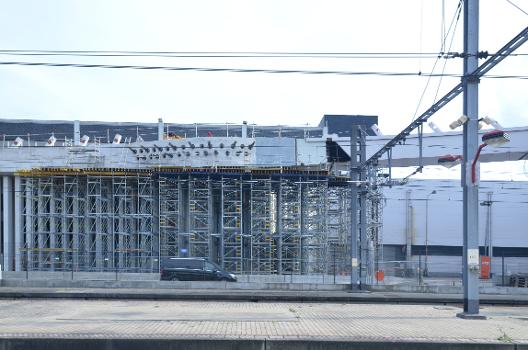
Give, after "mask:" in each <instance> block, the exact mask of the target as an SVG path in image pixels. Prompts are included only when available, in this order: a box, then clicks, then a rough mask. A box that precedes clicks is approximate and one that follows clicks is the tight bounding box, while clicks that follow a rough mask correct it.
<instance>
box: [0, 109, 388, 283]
mask: <svg viewBox="0 0 528 350" xmlns="http://www.w3.org/2000/svg"><path fill="white" fill-rule="evenodd" d="M376 122H377V118H376V117H368V116H325V117H324V118H323V120H322V121H321V124H320V125H319V126H318V127H304V128H303V127H299V128H295V127H257V126H252V125H247V124H245V123H244V124H242V125H235V126H234V125H205V124H203V125H197V124H192V125H175V124H174V125H169V124H164V123H163V122H162V121H161V120H160V121H159V122H158V124H154V125H149V124H141V125H140V124H137V125H136V124H119V125H116V124H104V123H80V122H74V123H71V124H69V125H68V124H67V123H59V122H58V123H57V124H53V123H48V124H40V125H37V123H34V122H26V123H25V124H24V123H21V125H25V126H26V128H34V127H35V125H37V127H38V130H35V131H37V132H31V131H30V132H29V133H27V135H26V136H24V134H23V133H22V132H18V133H17V132H16V131H15V132H12V131H11V132H12V134H9V133H8V132H6V134H7V135H4V141H3V147H2V148H1V149H0V154H1V156H0V172H1V173H2V187H1V188H2V212H3V215H2V225H1V227H2V254H3V265H4V270H14V271H23V270H37V271H123V272H157V271H159V268H160V261H161V260H162V258H163V257H205V258H208V259H210V260H211V261H214V262H217V263H218V264H220V265H221V266H223V267H224V268H225V269H227V270H230V271H234V272H239V273H254V274H310V273H326V272H328V270H329V269H333V270H334V271H335V270H336V269H338V270H339V272H347V269H350V266H348V264H347V263H346V262H347V261H348V262H349V259H347V258H346V257H347V256H348V257H349V256H350V239H349V237H350V205H351V201H350V195H349V191H350V186H349V182H350V181H347V180H349V176H348V175H349V174H348V171H346V170H347V167H348V166H349V165H348V164H349V161H350V157H349V156H348V152H346V151H344V150H343V148H341V146H340V145H339V144H338V143H336V142H334V141H333V140H332V138H346V137H347V135H349V134H350V129H351V126H352V125H363V126H365V129H368V130H370V129H369V128H370V127H371V126H372V124H375V123H376ZM4 124H7V123H4ZM65 125H66V126H65ZM4 126H5V125H4ZM17 127H20V124H11V125H8V127H6V128H5V129H9V130H14V129H16V128H17ZM46 127H48V128H49V129H48V130H47V131H46V132H43V129H45V128H46ZM68 127H69V128H70V130H68ZM43 134H44V135H43ZM373 195H375V194H373ZM373 208H374V209H373ZM379 210H380V209H379V208H378V207H377V206H372V207H371V208H370V211H369V212H371V211H376V213H373V212H372V213H371V214H369V217H371V218H374V221H376V220H378V221H379V218H380V213H379V212H377V211H379ZM376 218H377V219H376ZM378 228H379V226H376V225H374V226H371V227H370V230H375V231H376V232H373V233H372V232H371V233H370V234H369V239H374V240H376V239H377V238H376V237H377V236H378ZM336 262H340V264H339V266H336V264H337V263H336Z"/></svg>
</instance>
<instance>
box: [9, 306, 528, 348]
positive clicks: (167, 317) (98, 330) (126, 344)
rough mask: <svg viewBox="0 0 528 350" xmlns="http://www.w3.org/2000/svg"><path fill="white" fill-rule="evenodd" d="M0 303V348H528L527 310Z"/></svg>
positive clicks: (500, 307)
mask: <svg viewBox="0 0 528 350" xmlns="http://www.w3.org/2000/svg"><path fill="white" fill-rule="evenodd" d="M459 311H460V308H458V307H455V306H444V305H388V304H343V303H254V302H225V301H220V302H219V301H167V300H157V301H149V300H62V299H22V300H8V299H2V300H0V320H1V321H0V324H1V327H0V349H3V350H4V349H5V350H11V349H23V348H30V347H31V346H37V347H39V348H44V347H45V348H46V349H55V348H57V349H58V348H61V347H62V348H68V347H76V348H83V349H92V348H93V349H95V348H97V347H99V348H105V349H125V348H127V349H151V348H152V349H154V348H162V349H202V348H203V349H231V350H233V349H242V348H244V349H267V350H268V349H404V348H405V349H463V348H473V349H528V307H505V306H484V307H482V310H481V312H482V314H485V315H486V316H487V317H488V318H487V319H486V320H463V319H460V318H457V317H456V316H455V315H456V313H457V312H459Z"/></svg>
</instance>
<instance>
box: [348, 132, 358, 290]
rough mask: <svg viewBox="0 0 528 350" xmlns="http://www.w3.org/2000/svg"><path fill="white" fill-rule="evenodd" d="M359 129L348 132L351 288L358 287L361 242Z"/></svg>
mask: <svg viewBox="0 0 528 350" xmlns="http://www.w3.org/2000/svg"><path fill="white" fill-rule="evenodd" d="M359 159H360V130H359V126H357V125H353V126H352V130H351V133H350V216H351V217H350V259H351V261H350V263H351V273H350V285H351V287H352V289H357V288H360V287H361V286H360V275H361V272H360V271H361V267H360V261H359V260H360V258H361V252H360V249H361V243H360V235H359V220H358V212H359V208H358V206H359V199H358V186H359V181H360V174H361V167H360V160H359Z"/></svg>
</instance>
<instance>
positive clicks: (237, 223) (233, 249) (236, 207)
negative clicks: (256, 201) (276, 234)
mask: <svg viewBox="0 0 528 350" xmlns="http://www.w3.org/2000/svg"><path fill="white" fill-rule="evenodd" d="M221 181H222V183H221V185H222V198H223V203H222V206H223V208H222V213H223V216H222V227H223V247H224V267H225V268H226V269H228V270H229V271H234V272H238V273H240V272H242V271H243V270H244V268H243V258H244V255H245V254H244V237H243V235H242V209H243V208H242V180H241V179H240V178H238V177H235V178H230V177H224V178H222V180H221Z"/></svg>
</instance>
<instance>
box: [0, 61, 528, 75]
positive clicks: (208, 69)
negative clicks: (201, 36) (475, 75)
mask: <svg viewBox="0 0 528 350" xmlns="http://www.w3.org/2000/svg"><path fill="white" fill-rule="evenodd" d="M0 65H4V66H44V67H69V68H106V69H137V70H167V71H196V72H229V73H269V74H308V75H348V76H352V75H355V76H392V77H420V76H421V77H430V76H431V77H452V78H461V77H462V76H461V75H460V74H448V73H444V74H435V73H432V74H422V73H421V72H373V71H372V72H371V71H357V72H354V71H335V70H299V69H292V70H283V69H258V68H256V69H252V68H212V67H171V66H138V65H113V64H86V63H57V62H20V61H0ZM486 78H496V79H512V78H514V79H528V76H522V75H488V76H486Z"/></svg>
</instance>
